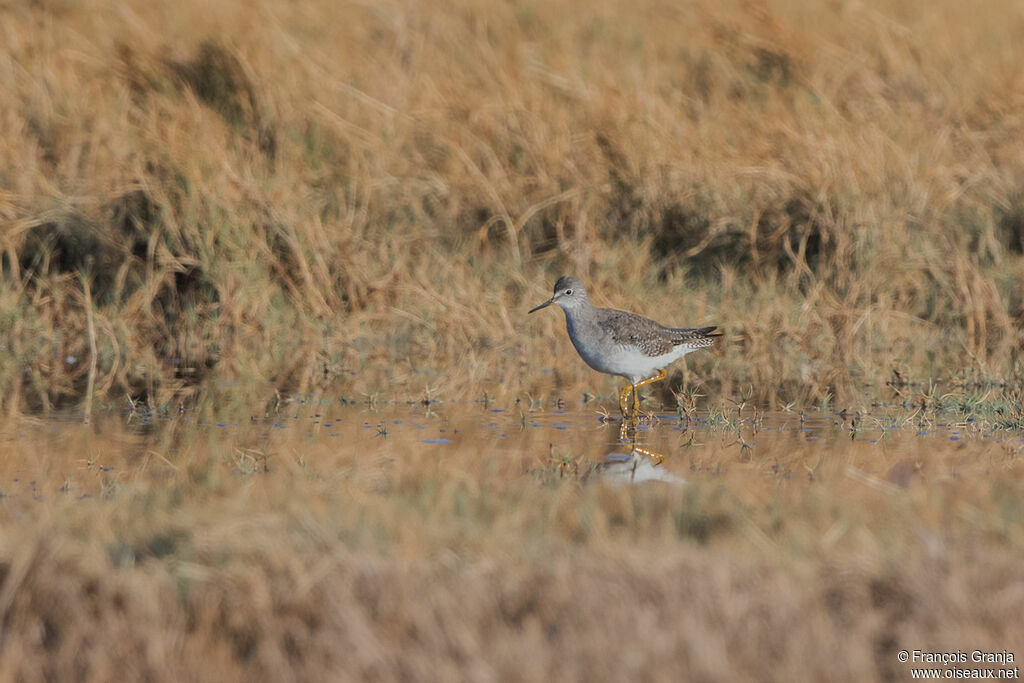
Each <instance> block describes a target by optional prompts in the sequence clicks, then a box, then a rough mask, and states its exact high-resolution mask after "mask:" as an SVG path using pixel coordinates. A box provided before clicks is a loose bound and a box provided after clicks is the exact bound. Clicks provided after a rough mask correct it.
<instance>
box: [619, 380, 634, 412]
mask: <svg viewBox="0 0 1024 683" xmlns="http://www.w3.org/2000/svg"><path fill="white" fill-rule="evenodd" d="M631 391H633V385H632V384H627V385H626V386H625V387H623V388H622V391H620V392H619V410H621V411H622V417H626V398H628V397H629V392H631Z"/></svg>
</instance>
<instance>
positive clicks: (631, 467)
mask: <svg viewBox="0 0 1024 683" xmlns="http://www.w3.org/2000/svg"><path fill="white" fill-rule="evenodd" d="M619 442H620V443H621V444H623V445H625V444H628V445H629V448H630V451H629V453H617V452H613V453H609V454H608V455H606V456H604V461H603V462H601V463H598V465H597V466H596V467H595V468H594V474H595V475H597V476H599V477H601V478H602V479H604V480H605V481H608V482H611V483H614V484H640V483H642V482H645V481H661V482H665V483H667V484H675V485H682V484H685V483H686V480H685V479H683V478H682V477H679V476H676V475H675V474H672V473H671V472H669V471H668V470H667V469H665V468H664V467H663V466H662V464H663V463H664V462H665V456H664V455H663V454H661V453H659V452H657V451H654V450H651V449H650V448H645V447H644V446H640V445H639V444H638V443H637V430H636V429H635V428H630V426H629V425H628V423H625V422H624V423H623V424H622V426H621V427H620V429H619Z"/></svg>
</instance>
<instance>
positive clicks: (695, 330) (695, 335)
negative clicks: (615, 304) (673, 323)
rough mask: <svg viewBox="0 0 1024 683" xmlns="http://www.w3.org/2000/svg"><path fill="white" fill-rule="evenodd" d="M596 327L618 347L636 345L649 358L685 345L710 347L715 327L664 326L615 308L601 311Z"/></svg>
mask: <svg viewBox="0 0 1024 683" xmlns="http://www.w3.org/2000/svg"><path fill="white" fill-rule="evenodd" d="M595 312H596V313H597V316H596V317H597V324H598V326H600V327H601V329H602V330H604V331H605V332H606V333H607V334H608V335H609V336H611V338H612V341H614V342H615V343H616V344H623V345H629V346H635V347H637V348H638V349H640V351H642V352H643V353H644V355H647V356H661V355H664V354H666V353H669V352H670V351H671V350H672V349H674V348H676V347H677V346H682V345H686V346H688V347H690V348H693V349H703V348H706V347H708V346H711V345H712V344H713V343H714V341H715V337H721V336H722V334H721V333H720V332H715V329H716V327H715V326H714V325H712V326H711V327H684V328H679V327H665V326H664V325H662V324H661V323H658V322H655V321H654V320H651V319H650V318H645V317H643V316H642V315H637V314H635V313H627V312H626V311H617V310H615V309H614V308H599V309H596V311H595Z"/></svg>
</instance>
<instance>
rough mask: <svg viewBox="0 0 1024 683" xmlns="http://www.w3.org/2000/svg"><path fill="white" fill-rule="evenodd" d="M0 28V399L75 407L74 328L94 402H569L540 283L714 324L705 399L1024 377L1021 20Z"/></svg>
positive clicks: (957, 15) (5, 13) (696, 16)
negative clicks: (319, 395) (563, 281)
mask: <svg viewBox="0 0 1024 683" xmlns="http://www.w3.org/2000/svg"><path fill="white" fill-rule="evenodd" d="M0 19H2V22H0V31H2V35H0V46H2V47H0V82H2V83H3V84H4V96H3V97H2V98H0V121H2V125H0V156H2V158H3V159H4V160H5V163H3V164H2V165H0V226H2V233H0V234H2V240H3V243H2V245H0V247H2V261H0V267H2V272H3V276H2V279H0V339H2V340H3V341H2V343H3V346H4V348H3V354H2V356H0V357H2V359H3V361H2V363H0V384H2V385H3V386H5V387H10V389H9V390H8V391H5V392H4V394H3V397H2V398H0V401H2V402H4V403H5V404H6V405H7V408H8V409H9V410H10V409H15V408H24V407H28V408H47V407H50V406H54V405H63V404H67V403H68V402H69V401H72V402H73V401H77V400H78V399H79V398H80V397H81V396H82V394H83V393H84V391H85V388H86V381H87V374H88V365H89V360H90V357H91V353H90V347H89V337H90V335H89V333H88V316H87V310H89V309H90V308H91V309H92V311H93V313H94V335H95V340H96V348H97V351H96V360H97V374H96V388H97V389H98V390H99V392H101V394H107V395H115V396H119V395H122V394H123V392H128V393H129V394H131V395H133V396H136V397H138V396H143V395H145V396H148V397H149V398H150V400H151V401H154V400H155V401H157V402H161V401H169V400H171V399H172V398H174V397H180V396H181V395H182V393H183V392H185V393H187V392H188V391H190V390H192V389H193V388H194V387H196V386H199V385H200V384H201V382H202V379H203V377H204V376H207V375H208V374H209V372H210V371H211V370H213V371H214V372H215V375H216V377H217V378H218V379H220V380H223V381H231V380H233V379H241V380H244V381H246V382H252V383H255V384H256V385H257V386H260V387H263V389H262V390H263V391H266V390H268V388H271V387H272V388H273V389H276V390H279V391H282V392H289V391H300V392H301V391H309V390H313V389H322V390H324V391H330V392H334V393H337V394H349V395H358V394H371V395H378V394H379V395H382V396H386V397H399V398H404V397H407V396H411V395H421V394H423V393H424V392H433V395H435V396H442V397H463V398H475V397H478V396H480V395H481V394H483V393H487V394H488V395H490V396H498V395H502V394H509V395H521V394H524V393H529V394H543V393H545V392H549V391H552V389H553V388H554V389H555V390H558V389H560V388H565V387H575V386H577V385H579V386H590V387H593V386H595V382H596V381H597V380H595V375H593V373H592V372H591V371H590V370H589V369H587V368H586V367H585V366H584V365H583V364H582V363H580V362H579V361H578V359H577V358H575V355H574V354H573V353H572V351H571V349H570V348H569V346H568V344H567V343H566V341H565V338H564V333H563V332H562V331H561V328H562V321H561V316H560V315H555V314H550V315H547V316H546V317H543V318H541V317H540V316H533V317H531V318H530V319H527V318H526V317H525V311H526V310H527V308H529V307H530V306H531V305H533V304H535V303H538V302H540V301H542V300H543V299H545V298H546V297H547V296H549V295H550V286H551V284H552V282H553V281H554V279H555V277H557V276H558V275H560V274H563V273H571V274H576V275H578V276H579V277H581V278H582V279H584V281H585V282H586V283H587V284H588V285H589V287H590V289H591V290H592V291H593V297H594V298H595V299H596V300H597V302H598V303H599V304H602V305H613V306H615V307H621V308H626V309H630V310H636V311H639V312H644V313H646V314H648V315H650V316H652V317H656V318H659V319H661V320H663V321H664V322H666V323H671V324H675V325H698V324H701V325H703V324H719V325H721V326H723V327H724V328H725V330H726V332H727V335H728V337H727V339H726V341H725V343H724V344H722V345H721V347H720V348H719V349H718V350H717V351H716V353H714V354H710V353H709V354H695V355H694V356H691V357H690V358H689V359H688V364H689V367H690V368H691V369H692V377H688V378H687V379H692V380H693V381H695V382H698V383H699V384H700V386H701V387H703V389H705V390H706V391H707V392H721V393H723V394H724V395H729V394H730V393H732V392H735V391H737V390H739V389H738V388H742V390H743V391H745V392H746V393H748V394H751V395H753V396H756V397H757V398H760V399H771V398H772V397H774V396H776V395H778V390H779V389H780V388H783V389H784V390H785V391H784V393H785V394H786V398H787V399H790V400H791V399H792V398H811V399H820V398H823V397H826V396H829V395H837V394H838V395H843V394H844V393H850V392H851V391H852V390H855V389H856V388H857V387H859V386H860V385H861V384H863V383H869V384H878V383H881V382H884V381H886V380H896V381H899V382H903V381H908V380H916V381H923V382H927V381H928V380H931V379H957V380H959V381H966V382H988V381H1000V382H1007V381H1016V380H1019V379H1020V378H1021V376H1022V374H1024V359H1022V357H1021V352H1020V349H1021V347H1022V342H1024V332H1022V328H1024V114H1022V112H1024V71H1022V70H1021V69H1020V63H1021V58H1022V53H1021V49H1020V46H1021V45H1022V44H1024V9H1022V7H1021V5H1020V3H1016V2H1009V1H992V2H986V3H981V4H975V3H962V2H954V1H952V0H927V1H924V0H911V1H909V2H891V1H890V0H884V1H868V2H831V3H818V2H807V1H802V0H789V1H783V0H780V1H777V2H758V1H754V0H751V1H742V2H735V1H727V2H721V3H720V2H692V3H671V2H656V1H643V2H638V3H623V2H620V1H618V0H595V1H589V0H588V2H561V3H548V2H540V1H530V0H526V1H524V2H514V3H513V2H483V1H481V0H462V1H461V2H456V3H450V2H433V1H432V0H427V1H425V2H380V3H335V2H328V1H318V0H313V1H311V2H303V3H301V4H284V3H278V2H262V3H258V4H256V5H252V4H250V3H242V2H215V3H210V2H194V1H192V0H183V1H182V2H176V3H173V4H169V5H168V4H163V3H143V2H122V1H118V2H104V1H95V2H72V1H70V0H41V1H39V2H8V3H4V4H3V5H0ZM86 281H87V282H88V283H89V285H90V287H89V288H88V289H87V288H86V287H85V286H84V283H85V282H86ZM544 368H554V370H555V372H554V378H552V376H551V375H550V374H542V373H541V372H540V370H541V369H544ZM680 371H681V370H678V369H677V371H676V372H680ZM602 381H603V380H602ZM609 382H611V380H609ZM666 384H669V383H666ZM596 386H598V387H603V386H604V385H596ZM662 391H667V389H662Z"/></svg>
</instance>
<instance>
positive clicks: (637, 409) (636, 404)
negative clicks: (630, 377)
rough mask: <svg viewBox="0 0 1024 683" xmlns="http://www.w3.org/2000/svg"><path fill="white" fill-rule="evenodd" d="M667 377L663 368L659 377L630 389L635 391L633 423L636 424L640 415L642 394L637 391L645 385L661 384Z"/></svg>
mask: <svg viewBox="0 0 1024 683" xmlns="http://www.w3.org/2000/svg"><path fill="white" fill-rule="evenodd" d="M666 375H668V373H667V372H665V369H664V368H662V369H661V370H658V374H657V375H654V376H653V377H648V378H647V379H642V380H640V381H639V382H637V383H636V384H635V385H632V386H631V387H630V388H631V389H632V390H633V422H636V418H637V416H638V415H639V414H640V394H639V392H638V391H637V390H638V389H639V388H640V387H642V386H644V385H647V384H653V383H654V382H660V381H661V380H663V379H665V377H666ZM623 391H625V390H623Z"/></svg>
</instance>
